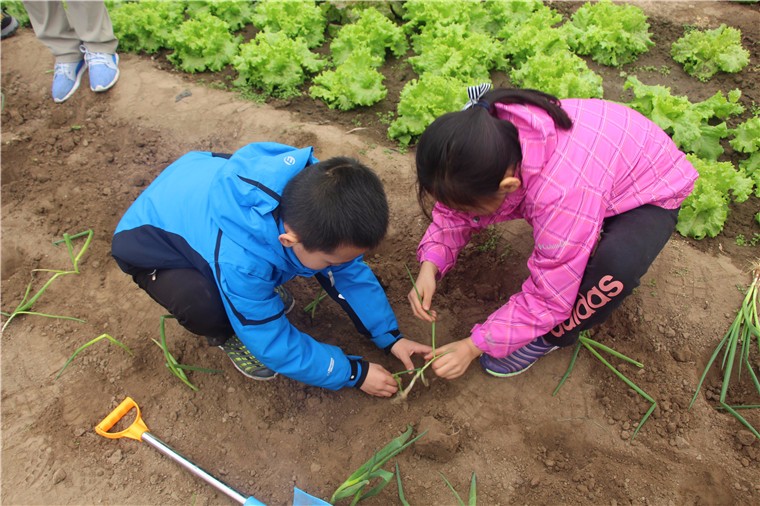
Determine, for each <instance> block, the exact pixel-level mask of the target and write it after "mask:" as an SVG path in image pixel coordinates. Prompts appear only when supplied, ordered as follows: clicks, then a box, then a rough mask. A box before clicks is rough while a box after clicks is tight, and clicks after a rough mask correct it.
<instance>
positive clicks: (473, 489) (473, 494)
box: [440, 472, 478, 506]
mask: <svg viewBox="0 0 760 506" xmlns="http://www.w3.org/2000/svg"><path fill="white" fill-rule="evenodd" d="M440 474H441V478H443V481H445V482H446V486H447V487H449V490H451V493H453V494H454V497H455V498H456V500H457V504H458V505H459V506H476V505H477V503H478V493H477V481H476V478H475V472H473V473H472V478H471V479H470V493H469V495H468V497H467V504H465V503H464V501H463V500H462V498H461V497H460V496H459V494H458V493H457V491H456V490H455V489H454V487H453V486H452V485H451V483H449V480H447V479H446V477H445V476H444V475H443V473H440Z"/></svg>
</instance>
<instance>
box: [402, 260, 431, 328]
mask: <svg viewBox="0 0 760 506" xmlns="http://www.w3.org/2000/svg"><path fill="white" fill-rule="evenodd" d="M436 274H438V267H436V265H435V264H434V263H433V262H427V261H425V262H422V265H420V273H419V275H418V276H417V281H416V282H415V284H414V285H415V286H414V287H413V288H412V290H411V291H410V292H409V295H408V299H409V303H410V304H411V305H412V311H413V312H414V316H416V317H417V318H419V319H420V320H425V321H426V322H431V323H432V322H434V321H435V319H436V316H437V315H436V312H435V311H433V310H431V309H430V305H431V304H432V301H433V295H434V294H435V287H436V282H435V275H436ZM415 288H416V289H415ZM420 299H422V302H420Z"/></svg>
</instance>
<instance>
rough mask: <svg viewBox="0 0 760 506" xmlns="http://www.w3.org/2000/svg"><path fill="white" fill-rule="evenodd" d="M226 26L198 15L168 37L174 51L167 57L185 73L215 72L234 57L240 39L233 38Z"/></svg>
mask: <svg viewBox="0 0 760 506" xmlns="http://www.w3.org/2000/svg"><path fill="white" fill-rule="evenodd" d="M229 29H230V28H229V25H228V24H227V23H225V22H224V21H222V20H221V19H219V18H217V17H216V16H213V15H211V14H209V13H207V12H201V13H199V14H198V15H197V17H195V18H190V19H188V20H187V21H185V22H183V23H182V24H181V25H179V28H177V29H176V30H175V31H174V32H173V33H172V35H171V46H172V48H173V49H174V52H173V53H171V54H170V55H169V56H168V58H169V61H171V62H172V63H174V64H175V65H177V66H178V67H179V68H181V69H182V70H184V71H185V72H190V73H194V72H203V71H205V70H211V71H218V70H222V68H223V67H224V66H225V65H227V64H228V63H230V61H231V60H232V58H233V57H234V56H235V55H236V54H237V51H238V45H239V44H240V40H241V37H234V36H233V35H232V34H231V33H230V31H229Z"/></svg>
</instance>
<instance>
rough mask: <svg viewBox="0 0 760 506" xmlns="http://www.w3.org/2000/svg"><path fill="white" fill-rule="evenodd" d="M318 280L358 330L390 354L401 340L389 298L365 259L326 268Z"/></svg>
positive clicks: (360, 258) (318, 276)
mask: <svg viewBox="0 0 760 506" xmlns="http://www.w3.org/2000/svg"><path fill="white" fill-rule="evenodd" d="M316 277H317V280H318V281H319V283H320V284H321V285H322V288H324V289H325V291H326V292H327V293H328V294H329V295H330V296H331V297H332V298H333V299H334V300H335V301H336V302H338V304H340V306H341V307H342V308H343V310H344V311H345V312H346V313H347V314H348V316H349V317H350V318H351V320H352V321H353V323H354V326H356V329H357V330H358V331H359V332H360V333H361V334H364V335H365V336H367V337H369V338H370V339H372V341H373V342H374V343H375V344H376V345H377V347H378V348H381V349H383V350H385V351H386V352H388V351H390V349H391V347H392V346H393V345H394V344H396V341H398V340H399V339H401V337H402V336H401V332H399V330H398V323H397V322H396V316H395V315H394V314H393V309H391V305H390V303H389V302H388V297H387V296H386V295H385V291H384V290H383V287H382V286H380V283H379V282H378V280H377V278H376V277H375V274H374V273H373V272H372V269H370V268H369V266H368V265H367V264H365V263H364V261H363V257H361V256H360V257H358V258H356V259H354V260H353V261H351V262H348V263H345V264H342V265H339V266H334V267H330V268H328V269H324V270H323V271H322V272H321V273H319V274H317V276H316Z"/></svg>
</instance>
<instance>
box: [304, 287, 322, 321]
mask: <svg viewBox="0 0 760 506" xmlns="http://www.w3.org/2000/svg"><path fill="white" fill-rule="evenodd" d="M325 297H327V292H326V291H324V289H322V290H320V291H319V293H318V294H317V296H316V297H314V300H313V301H311V302H309V303H308V304H306V306H304V308H303V310H304V311H305V312H306V313H308V314H309V316H311V319H312V321H313V320H314V314H315V313H316V312H317V306H319V303H320V302H322V299H324V298H325Z"/></svg>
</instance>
